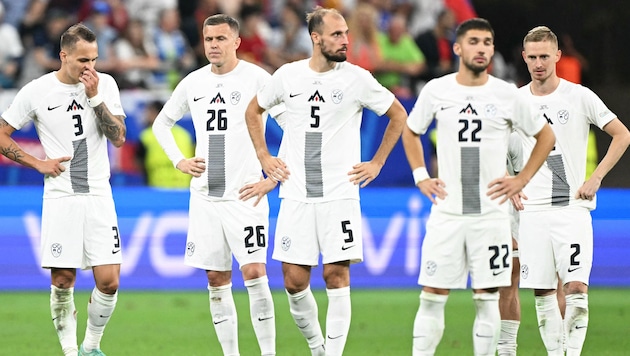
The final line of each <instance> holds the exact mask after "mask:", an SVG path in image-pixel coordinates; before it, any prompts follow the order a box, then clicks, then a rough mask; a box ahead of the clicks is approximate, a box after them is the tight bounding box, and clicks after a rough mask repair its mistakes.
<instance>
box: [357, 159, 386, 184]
mask: <svg viewBox="0 0 630 356" xmlns="http://www.w3.org/2000/svg"><path fill="white" fill-rule="evenodd" d="M381 168H383V166H382V165H380V164H378V163H375V162H373V161H369V162H361V163H359V164H355V165H354V166H352V170H351V171H350V172H348V175H349V176H350V181H351V182H352V184H354V185H357V184H361V185H360V187H361V188H365V187H366V186H367V185H368V184H370V183H371V182H372V181H373V180H374V179H376V177H378V175H379V174H380V173H381Z"/></svg>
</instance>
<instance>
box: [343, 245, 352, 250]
mask: <svg viewBox="0 0 630 356" xmlns="http://www.w3.org/2000/svg"><path fill="white" fill-rule="evenodd" d="M354 246H355V245H350V246H341V249H342V250H343V251H345V250H347V249H349V248H353V247H354Z"/></svg>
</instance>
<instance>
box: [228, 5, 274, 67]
mask: <svg viewBox="0 0 630 356" xmlns="http://www.w3.org/2000/svg"><path fill="white" fill-rule="evenodd" d="M239 18H240V23H241V34H240V37H241V45H240V46H239V47H238V49H237V50H236V54H237V55H238V58H239V59H244V60H246V61H248V62H250V63H254V64H256V65H258V66H260V67H263V68H264V69H266V70H267V71H268V72H271V71H272V70H271V67H270V66H269V64H268V62H267V51H268V47H267V43H266V42H265V40H264V38H263V36H262V35H261V33H260V29H261V27H262V26H264V24H261V23H262V22H263V21H265V20H264V17H263V13H262V8H261V7H260V5H243V7H242V8H241V11H240V14H239Z"/></svg>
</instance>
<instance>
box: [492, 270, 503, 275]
mask: <svg viewBox="0 0 630 356" xmlns="http://www.w3.org/2000/svg"><path fill="white" fill-rule="evenodd" d="M503 272H505V270H503V271H492V275H493V276H498V275H500V274H501V273H503Z"/></svg>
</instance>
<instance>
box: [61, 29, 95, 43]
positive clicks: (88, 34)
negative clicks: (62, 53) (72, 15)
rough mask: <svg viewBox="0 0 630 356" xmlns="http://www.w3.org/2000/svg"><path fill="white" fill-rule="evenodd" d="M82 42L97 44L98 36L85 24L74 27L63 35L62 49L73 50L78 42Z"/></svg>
mask: <svg viewBox="0 0 630 356" xmlns="http://www.w3.org/2000/svg"><path fill="white" fill-rule="evenodd" d="M81 40H83V41H86V42H89V43H92V42H96V35H95V34H94V32H92V30H90V29H89V28H88V27H87V26H85V25H84V24H83V23H78V24H75V25H72V26H70V28H69V29H67V30H66V31H65V32H64V33H63V34H62V35H61V49H62V50H73V49H74V47H75V45H76V44H77V42H79V41H81Z"/></svg>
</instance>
